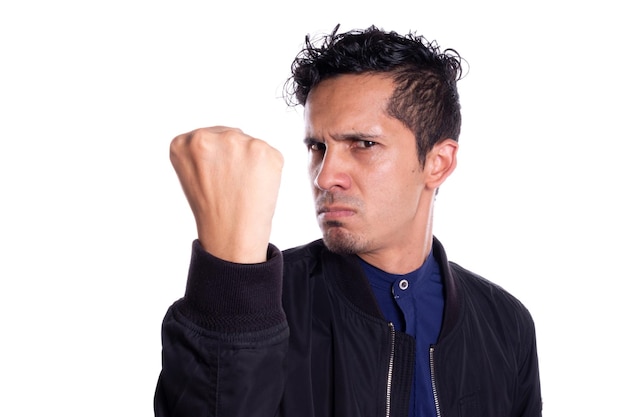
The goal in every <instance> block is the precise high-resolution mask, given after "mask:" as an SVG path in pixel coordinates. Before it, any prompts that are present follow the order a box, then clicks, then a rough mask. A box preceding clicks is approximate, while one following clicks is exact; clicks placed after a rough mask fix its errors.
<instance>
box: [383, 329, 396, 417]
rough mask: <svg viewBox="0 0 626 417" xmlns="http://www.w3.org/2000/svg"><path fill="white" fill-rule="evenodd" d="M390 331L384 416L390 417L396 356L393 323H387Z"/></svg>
mask: <svg viewBox="0 0 626 417" xmlns="http://www.w3.org/2000/svg"><path fill="white" fill-rule="evenodd" d="M389 330H390V331H391V353H390V354H389V370H388V371H387V404H386V408H385V416H386V417H391V379H392V377H393V362H394V359H395V354H396V329H395V327H394V326H393V323H389Z"/></svg>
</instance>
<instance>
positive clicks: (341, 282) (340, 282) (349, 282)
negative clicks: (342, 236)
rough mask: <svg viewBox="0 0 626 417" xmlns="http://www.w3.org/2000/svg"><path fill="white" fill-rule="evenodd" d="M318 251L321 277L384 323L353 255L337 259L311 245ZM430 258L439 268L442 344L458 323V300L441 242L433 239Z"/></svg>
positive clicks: (321, 245)
mask: <svg viewBox="0 0 626 417" xmlns="http://www.w3.org/2000/svg"><path fill="white" fill-rule="evenodd" d="M313 245H314V246H317V245H319V247H318V248H319V249H320V250H321V257H322V265H323V268H324V269H325V271H324V275H325V276H327V277H328V278H329V279H330V282H331V285H334V286H336V287H337V288H338V289H339V290H340V292H341V293H342V295H343V296H344V297H345V298H347V299H348V301H350V302H351V303H352V304H354V305H355V306H356V307H357V308H359V309H360V310H361V311H363V312H364V313H367V314H369V315H371V316H374V317H377V318H379V319H384V317H383V315H382V312H381V311H380V309H379V308H378V303H377V301H376V297H375V296H374V293H373V291H372V289H371V287H370V285H369V282H368V280H367V277H366V276H365V273H364V272H363V269H362V268H361V265H360V263H359V258H358V257H357V256H356V255H338V254H336V253H332V252H330V251H329V250H328V249H327V248H326V246H325V245H324V243H323V242H322V240H318V241H316V242H314V243H313ZM433 255H434V256H435V259H436V260H437V263H438V264H439V267H440V270H441V277H442V280H443V288H444V297H445V303H444V312H443V324H442V328H441V332H440V335H439V340H441V339H442V338H443V337H444V336H445V335H446V334H448V333H449V332H450V331H451V330H452V328H453V327H454V325H455V324H456V323H457V321H458V317H459V314H460V309H461V299H460V294H459V291H458V284H457V282H456V278H455V274H454V273H453V271H452V268H451V267H450V263H449V262H448V257H447V255H446V252H445V250H444V248H443V245H442V244H441V242H440V241H439V240H438V239H437V238H435V237H433Z"/></svg>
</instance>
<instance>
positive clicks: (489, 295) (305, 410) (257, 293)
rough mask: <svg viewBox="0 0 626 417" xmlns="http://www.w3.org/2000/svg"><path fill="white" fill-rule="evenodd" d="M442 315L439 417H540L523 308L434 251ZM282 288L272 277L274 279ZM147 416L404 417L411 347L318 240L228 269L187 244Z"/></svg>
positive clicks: (436, 354)
mask: <svg viewBox="0 0 626 417" xmlns="http://www.w3.org/2000/svg"><path fill="white" fill-rule="evenodd" d="M433 249H434V254H435V257H436V259H437V261H438V262H439V265H440V266H441V271H442V277H443V281H444V289H445V308H444V318H443V325H442V329H441V334H440V337H439V341H438V342H437V344H436V345H435V346H433V347H432V348H431V352H430V356H431V374H432V379H433V389H434V393H435V399H436V403H437V410H438V412H439V414H440V416H443V417H453V416H463V417H468V416H469V417H471V416H476V417H489V416H493V417H507V416H511V417H513V416H515V417H522V416H524V417H530V416H533V417H536V416H540V415H541V395H540V388H539V372H538V364H537V354H536V345H535V330H534V324H533V321H532V318H531V316H530V314H529V313H528V311H527V310H526V308H524V306H523V305H522V304H521V303H520V302H519V301H518V300H516V299H515V298H514V297H513V296H511V295H510V294H508V293H507V292H505V291H504V290H502V289H501V288H500V287H498V286H496V285H494V284H492V283H490V282H488V281H487V280H485V279H483V278H481V277H479V276H477V275H475V274H473V273H471V272H469V271H467V270H465V269H463V268H461V267H460V266H458V265H456V264H454V263H449V262H448V261H447V259H446V255H445V252H444V250H443V247H442V246H441V244H440V243H439V242H438V241H437V240H436V239H435V240H434V245H433ZM281 278H282V279H281ZM162 336H163V368H162V372H161V375H160V378H159V382H158V385H157V391H156V395H155V415H156V416H158V417H166V416H167V417H173V416H224V417H236V416H242V417H243V416H245V417H252V416H277V415H278V416H285V417H313V416H315V417H321V416H329V417H330V416H336V417H339V416H340V417H361V416H362V417H365V416H371V417H374V416H376V417H379V416H381V417H382V416H387V415H390V416H406V415H407V412H408V403H409V396H410V387H411V380H412V377H413V369H414V358H415V352H414V344H415V343H414V339H413V338H412V337H411V336H408V335H406V334H404V333H402V332H399V331H395V330H394V329H393V327H392V326H391V325H390V324H388V323H387V322H386V321H385V320H384V319H383V317H382V315H381V313H380V311H379V309H378V306H377V303H376V301H375V298H374V295H373V293H372V291H371V289H370V287H369V284H368V282H367V278H366V277H365V276H364V274H363V272H362V270H361V267H360V266H359V264H358V261H357V259H356V257H354V256H352V257H351V256H348V257H346V256H340V255H336V254H333V253H331V252H329V251H328V250H327V249H326V248H325V246H324V244H323V243H322V242H321V241H316V242H313V243H311V244H309V245H306V246H303V247H300V248H295V249H290V250H288V251H285V252H284V253H283V254H281V252H279V251H278V250H277V249H276V248H275V247H272V246H271V247H270V248H269V250H268V261H267V262H266V263H262V264H255V265H239V264H232V263H229V262H225V261H222V260H219V259H217V258H214V257H213V256H211V255H210V254H208V253H206V252H204V251H203V249H202V247H201V246H200V244H199V243H198V242H197V241H196V242H195V243H194V247H193V254H192V259H191V266H190V270H189V277H188V282H187V290H186V293H185V297H184V298H183V299H181V300H179V301H177V302H176V303H175V304H174V305H173V306H172V307H171V308H170V309H169V311H168V312H167V315H166V317H165V319H164V322H163V332H162Z"/></svg>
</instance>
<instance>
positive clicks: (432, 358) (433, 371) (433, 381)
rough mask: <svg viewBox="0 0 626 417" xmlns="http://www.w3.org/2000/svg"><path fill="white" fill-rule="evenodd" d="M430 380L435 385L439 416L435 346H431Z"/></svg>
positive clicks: (434, 394) (439, 414)
mask: <svg viewBox="0 0 626 417" xmlns="http://www.w3.org/2000/svg"><path fill="white" fill-rule="evenodd" d="M429 353H430V355H429V357H430V382H431V384H432V386H433V397H435V411H436V412H437V417H441V408H440V407H439V394H438V393H437V384H436V383H435V347H434V346H431V347H430V351H429Z"/></svg>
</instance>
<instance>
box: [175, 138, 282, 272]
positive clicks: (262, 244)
mask: <svg viewBox="0 0 626 417" xmlns="http://www.w3.org/2000/svg"><path fill="white" fill-rule="evenodd" d="M170 159H171V161H172V165H173V166H174V169H175V170H176V174H177V175H178V179H179V180H180V183H181V185H182V188H183V191H184V192H185V195H186V197H187V200H188V201H189V205H190V206H191V210H192V211H193V214H194V217H195V219H196V225H197V227H198V238H199V239H200V243H201V244H202V246H203V247H204V249H205V250H206V251H207V252H210V253H211V254H212V255H214V256H216V257H218V258H221V259H223V260H226V261H230V262H236V263H258V262H264V261H265V260H266V256H267V245H268V243H269V238H270V231H271V226H272V217H273V215H274V210H275V208H276V200H277V198H278V189H279V187H280V175H281V171H282V167H283V156H282V155H281V153H280V152H279V151H277V150H276V149H274V148H272V147H271V146H270V145H268V144H267V143H266V142H264V141H262V140H259V139H255V138H253V137H251V136H248V135H246V134H244V133H243V132H242V131H241V130H239V129H234V128H229V127H224V126H215V127H209V128H204V129H197V130H194V131H191V132H189V133H185V134H183V135H180V136H177V137H176V138H174V140H172V143H171V145H170Z"/></svg>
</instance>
